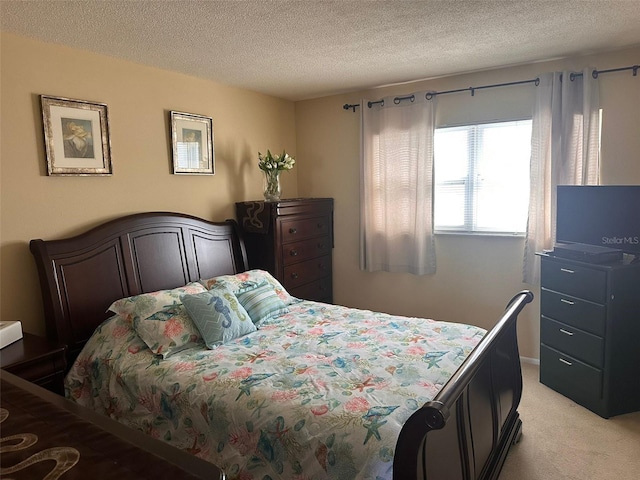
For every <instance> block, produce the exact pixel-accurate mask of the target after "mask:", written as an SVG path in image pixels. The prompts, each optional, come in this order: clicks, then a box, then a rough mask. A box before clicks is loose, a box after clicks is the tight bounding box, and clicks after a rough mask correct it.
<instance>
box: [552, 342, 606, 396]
mask: <svg viewBox="0 0 640 480" xmlns="http://www.w3.org/2000/svg"><path fill="white" fill-rule="evenodd" d="M540 381H541V382H542V383H544V384H545V385H547V386H549V387H551V388H553V389H554V390H557V391H558V392H560V393H562V394H565V395H567V396H569V397H571V398H574V399H575V398H576V397H578V398H580V399H588V400H593V401H596V400H598V399H600V398H601V397H602V370H599V369H597V368H594V367H591V366H589V365H587V364H586V363H583V362H581V361H580V360H578V359H576V358H573V357H572V356H570V355H566V354H564V353H562V352H559V351H557V350H555V349H553V348H550V347H547V346H546V345H540Z"/></svg>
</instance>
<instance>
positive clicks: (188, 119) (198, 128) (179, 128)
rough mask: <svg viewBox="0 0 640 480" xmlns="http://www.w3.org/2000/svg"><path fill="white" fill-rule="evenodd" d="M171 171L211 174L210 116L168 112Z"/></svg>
mask: <svg viewBox="0 0 640 480" xmlns="http://www.w3.org/2000/svg"><path fill="white" fill-rule="evenodd" d="M170 124H171V145H172V150H173V173H174V174H182V175H184V174H186V175H214V174H215V153H214V148H213V119H212V118H211V117H206V116H204V115H196V114H194V113H184V112H176V111H171V112H170Z"/></svg>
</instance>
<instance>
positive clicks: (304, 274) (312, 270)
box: [283, 255, 331, 290]
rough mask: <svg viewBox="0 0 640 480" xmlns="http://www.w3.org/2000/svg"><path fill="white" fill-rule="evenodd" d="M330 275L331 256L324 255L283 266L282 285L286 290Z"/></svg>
mask: <svg viewBox="0 0 640 480" xmlns="http://www.w3.org/2000/svg"><path fill="white" fill-rule="evenodd" d="M330 275H331V256H330V255H326V256H324V257H318V258H314V259H312V260H307V261H306V262H300V263H296V264H293V265H289V266H287V267H284V278H283V280H284V282H283V285H284V287H285V288H286V289H287V290H289V289H294V288H296V287H298V286H300V285H304V284H305V283H309V282H313V281H314V280H318V279H320V278H323V277H326V276H330Z"/></svg>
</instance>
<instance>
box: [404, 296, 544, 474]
mask: <svg viewBox="0 0 640 480" xmlns="http://www.w3.org/2000/svg"><path fill="white" fill-rule="evenodd" d="M532 300H533V294H532V293H531V292H529V291H523V292H520V293H519V294H517V295H516V296H515V297H513V299H512V300H511V302H510V303H509V305H508V306H507V308H506V311H505V313H504V315H503V316H502V317H501V318H500V320H499V321H498V323H497V324H496V326H495V327H494V328H493V329H492V330H491V331H489V332H488V333H487V335H486V336H485V337H484V338H483V340H482V341H481V342H480V343H479V344H478V346H477V347H476V348H475V349H474V351H473V352H472V353H471V355H469V357H468V358H467V359H466V360H465V362H464V363H463V364H462V366H461V367H460V369H458V371H457V372H456V373H455V374H454V375H453V376H452V377H451V379H450V380H449V382H447V384H446V385H445V386H444V387H443V388H442V390H441V391H440V392H439V393H438V395H437V396H436V398H434V399H433V401H431V402H429V403H426V404H425V405H423V406H422V408H420V409H419V410H418V411H417V412H415V413H414V414H413V415H412V416H411V417H410V418H409V420H407V422H406V423H405V425H404V426H403V428H402V431H401V432H400V436H399V438H398V442H397V444H396V452H395V457H394V462H393V478H394V479H397V480H404V479H429V480H490V479H497V478H498V475H499V474H500V470H501V469H502V465H503V463H504V460H505V457H506V455H507V452H508V451H509V447H510V446H511V444H512V443H515V441H517V439H518V438H519V435H520V429H521V426H522V422H521V420H520V416H519V414H518V410H517V408H518V405H519V403H520V398H521V395H522V372H521V369H520V357H519V353H518V340H517V334H516V320H517V317H518V314H519V313H520V312H521V311H522V309H523V308H524V307H525V305H526V304H527V303H529V302H531V301H532ZM416 459H417V460H416Z"/></svg>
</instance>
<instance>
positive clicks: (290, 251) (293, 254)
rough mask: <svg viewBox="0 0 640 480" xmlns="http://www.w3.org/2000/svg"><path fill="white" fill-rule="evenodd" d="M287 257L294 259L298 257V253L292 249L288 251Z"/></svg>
mask: <svg viewBox="0 0 640 480" xmlns="http://www.w3.org/2000/svg"><path fill="white" fill-rule="evenodd" d="M289 255H291V256H292V257H295V256H297V255H298V251H297V250H296V249H295V248H292V249H291V250H289Z"/></svg>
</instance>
